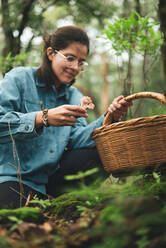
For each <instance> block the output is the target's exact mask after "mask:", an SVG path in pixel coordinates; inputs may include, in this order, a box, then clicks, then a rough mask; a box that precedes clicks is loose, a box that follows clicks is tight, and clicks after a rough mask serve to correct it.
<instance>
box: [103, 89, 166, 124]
mask: <svg viewBox="0 0 166 248" xmlns="http://www.w3.org/2000/svg"><path fill="white" fill-rule="evenodd" d="M139 98H155V99H156V100H158V101H160V102H161V103H163V104H166V96H165V95H164V94H161V93H156V92H139V93H135V94H132V95H129V96H127V97H125V98H124V99H122V100H126V101H132V100H136V99H139ZM122 100H120V101H119V103H121V101H122ZM111 123H112V114H111V113H109V112H108V113H107V114H106V116H105V118H104V122H103V126H104V125H109V124H111Z"/></svg>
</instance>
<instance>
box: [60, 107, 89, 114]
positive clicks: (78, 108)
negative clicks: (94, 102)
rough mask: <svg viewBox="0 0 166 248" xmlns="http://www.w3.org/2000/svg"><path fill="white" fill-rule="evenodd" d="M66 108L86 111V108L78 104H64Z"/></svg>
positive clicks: (81, 111)
mask: <svg viewBox="0 0 166 248" xmlns="http://www.w3.org/2000/svg"><path fill="white" fill-rule="evenodd" d="M64 106H65V108H66V109H67V110H70V111H76V112H80V113H86V109H84V108H83V107H81V106H79V105H64Z"/></svg>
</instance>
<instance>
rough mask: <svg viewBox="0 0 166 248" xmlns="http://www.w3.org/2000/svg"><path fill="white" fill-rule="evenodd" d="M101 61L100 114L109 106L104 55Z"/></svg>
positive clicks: (106, 62) (107, 65)
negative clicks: (101, 88)
mask: <svg viewBox="0 0 166 248" xmlns="http://www.w3.org/2000/svg"><path fill="white" fill-rule="evenodd" d="M101 57H102V60H103V67H102V70H101V75H102V77H103V90H102V93H101V113H104V112H106V111H107V108H108V105H109V104H110V96H109V82H108V80H107V76H108V67H109V63H108V60H107V57H106V55H105V54H101Z"/></svg>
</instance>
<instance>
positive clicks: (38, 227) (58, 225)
mask: <svg viewBox="0 0 166 248" xmlns="http://www.w3.org/2000/svg"><path fill="white" fill-rule="evenodd" d="M34 202H35V203H36V202H37V203H38V206H36V205H34ZM34 202H33V203H32V202H31V204H30V206H29V207H23V208H20V209H15V210H4V209H3V210H0V247H1V248H13V247H14V248H15V247H18V248H39V247H40V248H42V247H43V248H45V247H48V248H53V247H56V248H72V247H80V248H84V247H86V248H87V247H90V248H99V247H101V248H110V247H111V248H130V247H131V248H157V247H160V248H162V247H163V248H164V247H166V178H165V176H160V175H158V174H156V173H153V174H152V175H139V176H130V177H126V178H123V179H115V178H113V177H112V176H110V177H109V178H108V179H107V180H105V182H104V183H101V182H100V183H99V182H98V183H95V184H93V185H89V186H86V185H84V184H80V186H79V187H77V188H76V189H70V191H69V193H65V194H63V195H61V196H59V197H57V198H54V199H51V200H46V201H43V200H38V199H35V200H34Z"/></svg>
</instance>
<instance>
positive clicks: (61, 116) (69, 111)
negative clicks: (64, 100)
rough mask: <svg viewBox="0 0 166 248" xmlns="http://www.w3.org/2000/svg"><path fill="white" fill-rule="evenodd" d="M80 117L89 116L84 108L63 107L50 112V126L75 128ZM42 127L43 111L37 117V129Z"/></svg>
mask: <svg viewBox="0 0 166 248" xmlns="http://www.w3.org/2000/svg"><path fill="white" fill-rule="evenodd" d="M79 117H84V118H87V117H88V114H87V113H86V110H85V109H84V108H83V107H81V106H77V105H62V106H59V107H57V108H52V109H49V110H48V124H49V125H50V126H74V124H75V123H76V121H77V118H79ZM42 125H43V122H42V111H40V112H38V113H37V115H36V125H35V127H40V126H42Z"/></svg>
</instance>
